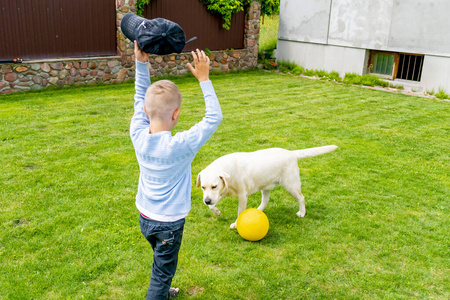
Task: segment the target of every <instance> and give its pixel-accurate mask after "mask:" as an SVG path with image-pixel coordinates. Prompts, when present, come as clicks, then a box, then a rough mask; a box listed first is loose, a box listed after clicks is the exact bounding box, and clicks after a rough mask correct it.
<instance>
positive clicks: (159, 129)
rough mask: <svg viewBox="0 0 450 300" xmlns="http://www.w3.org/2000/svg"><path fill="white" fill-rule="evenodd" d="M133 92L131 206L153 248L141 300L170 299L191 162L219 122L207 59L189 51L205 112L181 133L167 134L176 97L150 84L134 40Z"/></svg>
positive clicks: (168, 86) (166, 86)
mask: <svg viewBox="0 0 450 300" xmlns="http://www.w3.org/2000/svg"><path fill="white" fill-rule="evenodd" d="M134 49H135V56H136V82H135V89H136V94H135V96H134V99H135V104H134V109H135V112H134V115H133V118H132V119H131V125H130V136H131V140H132V142H133V146H134V148H135V151H136V158H137V160H138V163H139V168H140V175H139V184H138V192H137V195H136V207H137V208H138V210H139V211H140V216H139V223H140V226H141V232H142V234H143V235H144V237H145V238H146V239H147V240H148V241H149V243H150V245H151V246H152V248H153V251H154V254H153V266H152V275H151V278H150V285H149V288H148V293H147V299H152V300H153V299H168V298H173V297H176V296H177V294H178V289H174V288H171V287H170V284H171V282H172V278H173V276H174V275H175V271H176V267H177V262H178V251H179V249H180V245H181V239H182V235H183V228H184V222H185V217H186V216H187V215H188V212H189V210H190V209H191V180H192V179H191V163H192V161H193V159H194V157H195V155H196V154H197V152H198V151H199V150H200V148H201V147H202V146H203V145H204V144H205V143H206V141H207V140H208V139H209V138H210V137H211V135H212V134H213V133H214V131H215V130H216V129H217V127H218V126H219V124H220V122H221V121H222V112H221V109H220V104H219V101H218V99H217V96H216V94H215V92H214V88H213V86H212V83H211V81H210V80H209V58H208V57H207V56H206V55H205V53H204V52H203V51H199V50H198V49H197V51H196V52H194V51H192V56H193V59H194V66H195V67H193V66H192V65H191V64H190V63H188V64H187V65H188V67H189V69H190V71H191V72H192V74H194V76H195V77H196V78H197V79H198V81H199V83H200V87H201V89H202V91H203V95H204V98H205V105H206V114H205V117H204V118H203V120H202V121H201V122H199V123H197V124H196V125H194V126H193V127H192V128H190V129H189V130H187V131H184V132H179V133H177V134H175V135H174V136H172V134H171V132H170V130H171V129H172V128H173V127H174V126H175V125H176V124H177V122H178V117H179V115H180V106H181V93H180V91H179V89H178V87H177V86H176V85H175V84H174V83H173V82H171V81H169V80H160V81H158V82H156V83H154V84H152V85H150V75H149V70H148V58H149V55H148V54H147V53H145V52H143V51H142V50H141V49H140V48H139V46H138V44H137V42H136V41H135V42H134Z"/></svg>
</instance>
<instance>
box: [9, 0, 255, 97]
mask: <svg viewBox="0 0 450 300" xmlns="http://www.w3.org/2000/svg"><path fill="white" fill-rule="evenodd" d="M135 3H136V0H116V16H117V17H116V22H117V23H116V26H117V54H118V55H117V56H110V57H89V58H64V59H53V60H43V61H37V60H36V61H25V62H23V63H21V64H0V94H6V93H11V92H19V91H26V90H31V89H41V88H45V87H48V86H57V87H62V86H69V85H87V84H95V83H98V82H103V83H121V82H124V81H127V80H130V79H134V59H135V58H134V50H133V47H134V45H133V43H132V42H131V41H129V40H128V39H126V38H125V37H124V36H123V34H122V32H121V30H120V21H121V20H122V17H123V16H124V15H125V14H126V13H128V12H134V13H135V12H136V7H135ZM260 11H261V4H260V2H257V1H253V2H252V3H251V5H250V6H249V7H248V10H247V13H246V20H245V37H244V49H240V50H232V51H213V52H211V53H210V54H209V57H210V59H211V67H212V70H213V72H228V71H230V70H245V69H250V68H254V67H256V65H257V59H258V41H259V25H260V24H259V20H260ZM191 59H192V58H191V54H190V53H180V54H171V55H164V56H156V55H151V56H150V59H149V62H150V64H149V67H151V70H150V73H151V75H152V76H154V77H157V76H161V75H164V74H170V75H184V74H186V73H187V72H188V69H187V66H186V63H187V62H189V61H190V60H191Z"/></svg>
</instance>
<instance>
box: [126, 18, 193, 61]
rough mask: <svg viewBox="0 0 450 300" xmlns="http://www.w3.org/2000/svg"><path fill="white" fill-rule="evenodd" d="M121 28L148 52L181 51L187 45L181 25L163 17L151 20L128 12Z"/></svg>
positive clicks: (129, 37)
mask: <svg viewBox="0 0 450 300" xmlns="http://www.w3.org/2000/svg"><path fill="white" fill-rule="evenodd" d="M120 28H121V29H122V32H123V34H124V35H125V36H126V37H127V38H128V39H129V40H130V41H135V40H136V41H137V42H138V45H139V48H141V50H142V51H144V52H146V53H151V54H159V55H164V54H169V53H174V52H175V53H180V52H181V51H183V48H184V46H185V45H186V36H185V35H184V31H183V29H182V28H181V27H180V25H178V24H177V23H174V22H172V21H169V20H166V19H163V18H156V19H151V20H149V19H145V18H142V17H139V16H137V15H135V14H133V13H127V14H125V15H124V16H123V18H122V21H121V22H120ZM191 40H192V39H191ZM188 42H189V41H188Z"/></svg>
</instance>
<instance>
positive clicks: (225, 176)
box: [219, 172, 230, 189]
mask: <svg viewBox="0 0 450 300" xmlns="http://www.w3.org/2000/svg"><path fill="white" fill-rule="evenodd" d="M219 178H220V179H221V180H222V181H223V185H224V186H225V188H226V189H227V188H228V182H229V181H230V175H228V173H225V172H223V173H222V175H220V176H219Z"/></svg>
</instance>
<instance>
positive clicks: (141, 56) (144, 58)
mask: <svg viewBox="0 0 450 300" xmlns="http://www.w3.org/2000/svg"><path fill="white" fill-rule="evenodd" d="M134 56H136V59H137V60H138V61H139V62H142V63H146V62H148V57H149V54H148V53H145V52H144V51H142V50H141V48H139V45H138V43H137V41H134Z"/></svg>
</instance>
